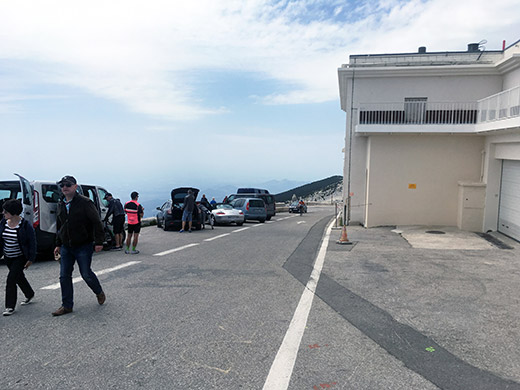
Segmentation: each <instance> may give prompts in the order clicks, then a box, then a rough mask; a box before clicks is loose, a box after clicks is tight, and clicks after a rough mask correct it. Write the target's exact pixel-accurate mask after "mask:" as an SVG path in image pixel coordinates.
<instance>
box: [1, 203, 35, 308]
mask: <svg viewBox="0 0 520 390" xmlns="http://www.w3.org/2000/svg"><path fill="white" fill-rule="evenodd" d="M2 207H3V214H4V218H3V219H2V221H0V248H1V249H2V252H1V253H0V255H3V256H4V259H5V263H6V264H7V268H8V269H9V273H8V274H7V281H6V284H5V310H4V312H3V315H4V316H10V315H11V314H13V313H14V309H15V306H16V298H17V287H16V286H17V285H18V286H19V287H20V289H21V290H22V292H23V294H24V295H25V300H24V301H22V303H21V304H22V305H27V304H29V303H30V302H31V300H32V299H33V297H34V290H33V289H32V287H31V285H30V284H29V282H28V281H27V279H26V278H25V275H24V273H23V271H24V270H26V269H27V268H29V266H30V265H31V264H32V263H33V261H34V259H35V258H36V235H35V233H34V229H33V227H32V226H31V224H30V223H29V222H27V221H26V220H25V219H23V218H22V217H21V216H20V214H22V212H23V206H22V203H21V202H20V201H19V200H18V199H9V200H7V201H5V203H4V204H3V206H2Z"/></svg>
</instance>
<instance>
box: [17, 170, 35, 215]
mask: <svg viewBox="0 0 520 390" xmlns="http://www.w3.org/2000/svg"><path fill="white" fill-rule="evenodd" d="M15 175H16V176H18V178H19V179H20V187H21V188H22V205H23V217H24V218H25V219H26V220H27V221H28V222H30V223H31V224H33V222H34V188H33V186H32V185H31V183H30V182H29V180H27V179H26V178H25V177H23V176H20V175H19V174H17V173H15Z"/></svg>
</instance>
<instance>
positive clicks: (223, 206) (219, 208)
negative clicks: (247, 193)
mask: <svg viewBox="0 0 520 390" xmlns="http://www.w3.org/2000/svg"><path fill="white" fill-rule="evenodd" d="M211 214H212V215H213V217H214V218H215V219H214V221H215V223H216V224H218V225H225V224H230V223H236V224H237V226H241V225H243V224H244V221H245V216H244V212H243V211H242V210H236V209H234V208H233V207H232V206H231V205H230V204H227V203H217V204H216V205H215V208H214V209H213V210H211Z"/></svg>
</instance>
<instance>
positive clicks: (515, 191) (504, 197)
mask: <svg viewBox="0 0 520 390" xmlns="http://www.w3.org/2000/svg"><path fill="white" fill-rule="evenodd" d="M498 231H499V232H501V233H504V234H506V235H508V236H509V237H512V238H514V239H516V240H519V241H520V161H514V160H504V162H503V166H502V186H501V189H500V209H499V211H498Z"/></svg>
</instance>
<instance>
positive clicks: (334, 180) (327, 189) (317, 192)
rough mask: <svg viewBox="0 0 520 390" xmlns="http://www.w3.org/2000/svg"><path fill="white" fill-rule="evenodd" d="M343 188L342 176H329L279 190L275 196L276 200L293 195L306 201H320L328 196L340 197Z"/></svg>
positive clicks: (289, 197)
mask: <svg viewBox="0 0 520 390" xmlns="http://www.w3.org/2000/svg"><path fill="white" fill-rule="evenodd" d="M342 188H343V177H342V176H331V177H328V178H326V179H323V180H318V181H315V182H312V183H309V184H304V185H302V186H300V187H296V188H293V189H292V190H288V191H285V192H281V193H279V194H277V195H275V196H276V201H277V202H287V201H290V200H291V198H292V196H293V195H296V197H297V198H298V199H299V198H303V199H305V200H306V201H322V200H330V197H331V196H333V197H335V198H336V197H338V194H339V197H340V198H341V192H342Z"/></svg>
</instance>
